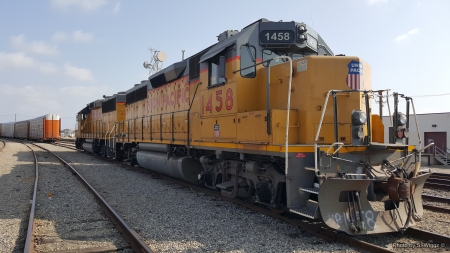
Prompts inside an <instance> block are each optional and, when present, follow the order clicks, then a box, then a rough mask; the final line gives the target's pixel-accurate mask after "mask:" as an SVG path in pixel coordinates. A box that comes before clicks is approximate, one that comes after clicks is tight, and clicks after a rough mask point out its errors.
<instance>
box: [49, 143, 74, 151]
mask: <svg viewBox="0 0 450 253" xmlns="http://www.w3.org/2000/svg"><path fill="white" fill-rule="evenodd" d="M52 145H54V146H58V147H63V148H68V149H73V150H78V149H77V148H75V146H73V145H65V144H61V143H52Z"/></svg>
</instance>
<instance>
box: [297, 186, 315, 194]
mask: <svg viewBox="0 0 450 253" xmlns="http://www.w3.org/2000/svg"><path fill="white" fill-rule="evenodd" d="M300 191H303V192H309V193H313V194H319V188H316V187H313V188H305V187H300Z"/></svg>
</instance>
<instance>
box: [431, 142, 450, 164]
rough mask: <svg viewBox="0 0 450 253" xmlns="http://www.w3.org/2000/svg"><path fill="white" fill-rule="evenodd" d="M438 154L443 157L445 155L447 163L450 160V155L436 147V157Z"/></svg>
mask: <svg viewBox="0 0 450 253" xmlns="http://www.w3.org/2000/svg"><path fill="white" fill-rule="evenodd" d="M436 154H438V155H442V156H444V155H445V161H447V160H448V153H447V152H446V151H444V150H442V149H441V148H439V147H437V146H434V155H435V156H436Z"/></svg>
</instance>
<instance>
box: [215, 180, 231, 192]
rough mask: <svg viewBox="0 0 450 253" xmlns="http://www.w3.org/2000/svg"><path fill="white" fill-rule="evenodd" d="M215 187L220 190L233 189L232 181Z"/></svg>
mask: <svg viewBox="0 0 450 253" xmlns="http://www.w3.org/2000/svg"><path fill="white" fill-rule="evenodd" d="M216 187H217V188H219V189H222V190H226V189H228V188H233V187H234V180H230V181H226V182H223V183H221V184H216Z"/></svg>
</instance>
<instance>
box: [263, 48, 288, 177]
mask: <svg viewBox="0 0 450 253" xmlns="http://www.w3.org/2000/svg"><path fill="white" fill-rule="evenodd" d="M282 58H284V59H287V60H289V70H290V72H289V87H288V94H287V96H288V97H287V112H286V143H285V147H284V148H285V154H284V155H285V157H284V166H285V172H284V173H285V175H286V176H287V175H288V173H289V166H288V149H289V145H288V143H289V112H290V109H291V87H292V59H291V57H289V56H285V55H280V56H277V57H274V58H273V59H274V60H275V59H282ZM268 71H269V73H270V65H269V68H268ZM268 82H270V80H268ZM267 122H269V119H267Z"/></svg>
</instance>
